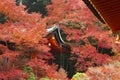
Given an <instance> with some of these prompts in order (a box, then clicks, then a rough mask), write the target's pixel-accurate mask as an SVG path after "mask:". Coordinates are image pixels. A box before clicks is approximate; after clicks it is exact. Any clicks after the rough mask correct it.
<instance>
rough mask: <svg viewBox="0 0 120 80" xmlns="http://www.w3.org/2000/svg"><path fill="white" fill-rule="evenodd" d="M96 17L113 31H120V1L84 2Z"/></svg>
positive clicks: (91, 0) (89, 0)
mask: <svg viewBox="0 0 120 80" xmlns="http://www.w3.org/2000/svg"><path fill="white" fill-rule="evenodd" d="M83 1H84V2H85V3H86V4H87V6H88V7H89V8H90V10H91V11H92V12H93V13H94V14H95V16H96V17H97V18H98V19H99V20H100V21H101V22H103V23H106V24H107V25H108V26H109V27H110V28H111V29H112V31H113V32H114V33H115V32H118V31H120V0H83Z"/></svg>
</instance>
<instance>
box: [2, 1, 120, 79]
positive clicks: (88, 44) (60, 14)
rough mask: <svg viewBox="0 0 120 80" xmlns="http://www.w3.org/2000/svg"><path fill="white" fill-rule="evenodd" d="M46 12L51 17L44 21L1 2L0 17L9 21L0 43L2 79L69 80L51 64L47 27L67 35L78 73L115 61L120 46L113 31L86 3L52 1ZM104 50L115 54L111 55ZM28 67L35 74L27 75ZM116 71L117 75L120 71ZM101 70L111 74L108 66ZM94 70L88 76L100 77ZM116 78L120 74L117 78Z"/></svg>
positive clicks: (40, 16)
mask: <svg viewBox="0 0 120 80" xmlns="http://www.w3.org/2000/svg"><path fill="white" fill-rule="evenodd" d="M46 9H47V11H48V13H47V14H48V16H46V17H42V14H38V13H34V12H33V13H30V14H29V13H28V12H27V10H25V5H19V6H17V5H16V3H15V2H14V0H0V15H4V17H5V19H6V21H5V22H4V23H0V41H1V42H4V44H0V79H3V80H17V79H20V80H22V79H25V80H27V79H28V78H29V77H30V74H31V73H33V74H34V75H35V79H36V80H39V79H40V78H43V77H48V78H51V79H66V80H67V73H66V72H65V70H64V69H63V68H61V69H60V70H58V66H59V65H57V64H55V63H52V64H50V63H49V61H50V60H53V59H55V58H54V56H53V55H52V53H51V52H50V48H49V47H48V45H47V43H48V40H47V38H46V35H47V32H46V26H49V27H51V26H52V25H54V24H57V25H59V26H60V28H61V30H62V31H63V33H64V34H66V35H67V36H66V39H65V40H66V41H67V42H68V43H69V45H70V46H71V57H70V59H69V60H70V61H75V65H74V66H75V69H76V71H86V70H87V69H88V68H89V67H95V66H101V65H103V64H106V63H108V61H109V60H111V59H112V57H111V56H110V55H109V54H112V53H114V54H115V55H118V53H119V52H120V45H119V44H116V43H115V42H114V41H115V37H114V35H113V34H112V33H111V31H110V29H109V27H108V26H107V25H104V24H102V23H101V22H100V21H99V20H98V19H97V18H96V17H95V16H94V15H93V14H92V13H91V11H90V10H89V9H88V8H87V7H86V5H85V4H84V3H83V2H82V0H51V4H50V5H47V7H46ZM9 44H14V45H12V46H9ZM11 47H12V49H11ZM100 48H102V50H99V49H100ZM103 49H109V50H110V49H112V51H111V52H110V53H107V52H104V51H103ZM112 60H114V59H112ZM109 66H111V65H109ZM26 67H30V68H32V71H31V72H29V71H28V72H25V71H24V69H25V68H26ZM113 67H114V68H115V70H116V72H117V70H118V68H117V67H116V66H113ZM99 69H100V70H105V71H106V70H107V68H106V66H105V67H104V68H102V67H100V68H99ZM57 70H58V71H57ZM91 70H94V69H92V68H90V69H89V70H88V71H87V74H89V75H91V76H93V75H94V73H95V74H96V72H92V73H91ZM95 70H98V69H96V68H95ZM76 71H75V72H76ZM112 73H114V71H113V72H112ZM100 74H102V73H100ZM103 74H104V71H103ZM106 74H111V73H109V72H108V73H106ZM61 75H62V76H64V78H61ZM107 76H108V75H107ZM109 76H110V75H109ZM116 76H118V74H117V75H115V76H113V77H116ZM103 80H104V79H103Z"/></svg>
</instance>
